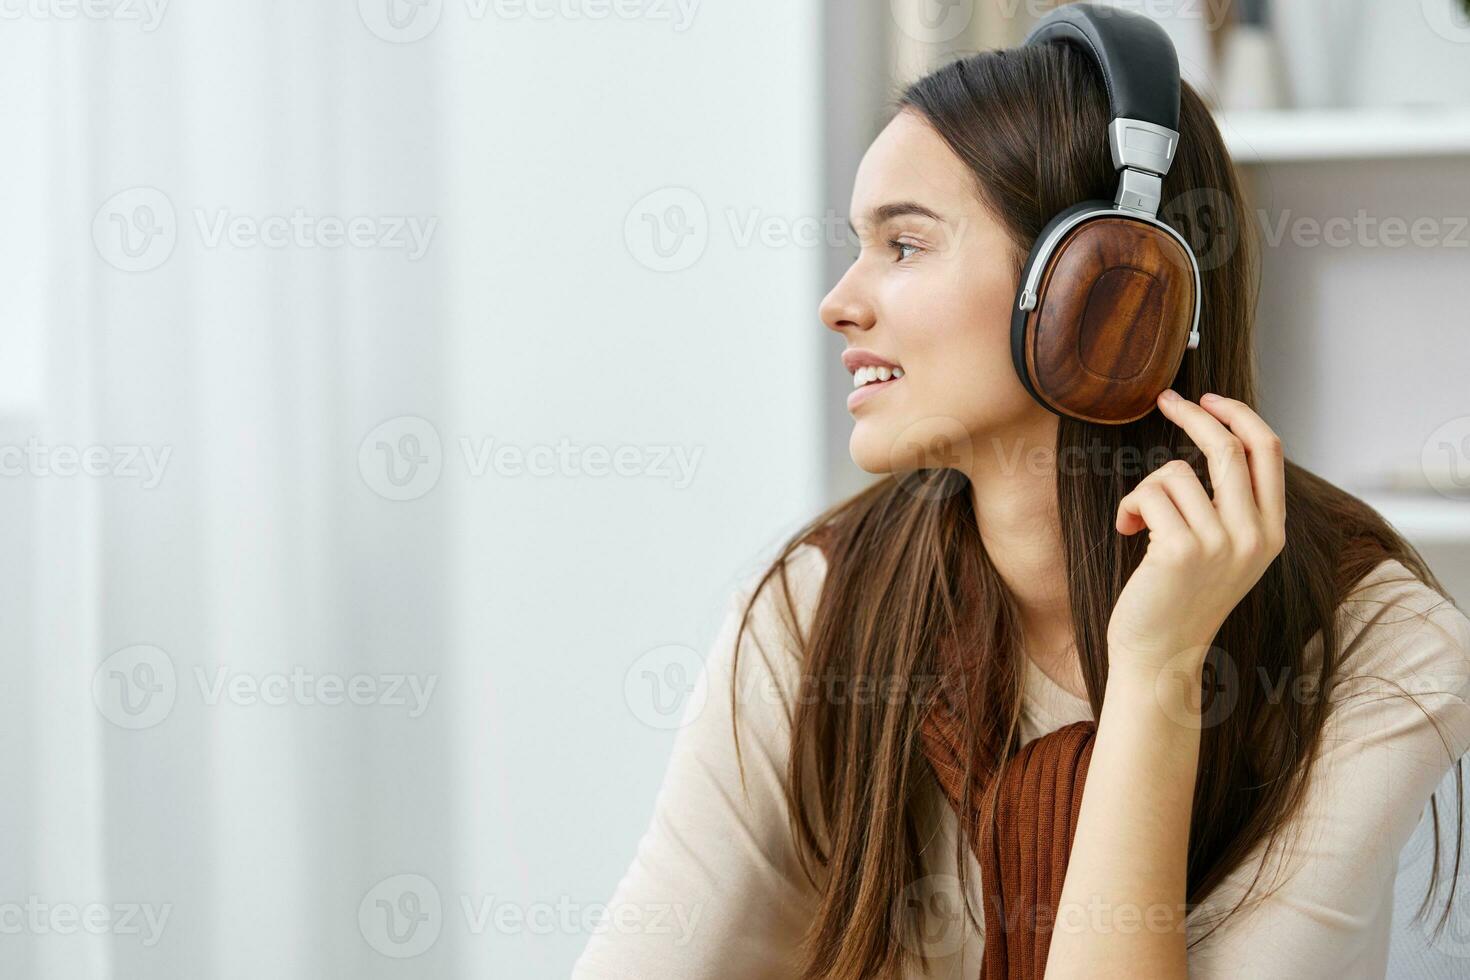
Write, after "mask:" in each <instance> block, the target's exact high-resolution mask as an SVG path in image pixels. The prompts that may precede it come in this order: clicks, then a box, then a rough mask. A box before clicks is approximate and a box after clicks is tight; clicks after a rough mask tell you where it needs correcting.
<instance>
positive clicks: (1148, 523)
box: [1116, 483, 1189, 535]
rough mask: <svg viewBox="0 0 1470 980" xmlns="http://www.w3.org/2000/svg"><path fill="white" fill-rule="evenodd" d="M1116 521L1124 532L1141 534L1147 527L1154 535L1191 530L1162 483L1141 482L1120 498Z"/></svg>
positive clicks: (1182, 532) (1121, 532) (1125, 533)
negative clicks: (1160, 484)
mask: <svg viewBox="0 0 1470 980" xmlns="http://www.w3.org/2000/svg"><path fill="white" fill-rule="evenodd" d="M1116 524H1117V528H1118V532H1119V533H1120V534H1124V535H1129V534H1137V533H1138V532H1139V531H1141V530H1143V529H1144V528H1148V530H1149V534H1150V535H1164V534H1189V525H1188V524H1186V523H1185V522H1184V518H1183V517H1182V516H1181V515H1180V513H1179V511H1178V510H1177V509H1176V508H1175V507H1174V501H1173V500H1171V499H1170V498H1169V495H1168V494H1167V493H1165V492H1164V488H1163V487H1161V486H1159V485H1158V483H1140V484H1139V485H1138V486H1137V487H1135V488H1134V490H1133V491H1132V492H1131V493H1129V494H1128V496H1126V497H1124V498H1123V499H1122V500H1121V501H1119V502H1118V519H1117V521H1116Z"/></svg>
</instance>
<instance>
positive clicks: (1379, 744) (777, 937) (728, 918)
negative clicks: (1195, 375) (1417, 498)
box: [572, 545, 1470, 980]
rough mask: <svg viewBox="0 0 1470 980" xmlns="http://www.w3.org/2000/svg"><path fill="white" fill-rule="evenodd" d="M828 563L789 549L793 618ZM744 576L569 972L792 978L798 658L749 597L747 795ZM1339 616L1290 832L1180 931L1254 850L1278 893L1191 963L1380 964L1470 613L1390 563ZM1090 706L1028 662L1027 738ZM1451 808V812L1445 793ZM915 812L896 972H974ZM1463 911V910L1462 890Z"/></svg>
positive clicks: (1440, 760)
mask: <svg viewBox="0 0 1470 980" xmlns="http://www.w3.org/2000/svg"><path fill="white" fill-rule="evenodd" d="M825 573H826V561H825V558H824V556H823V555H822V552H821V551H820V550H819V549H817V548H816V547H814V546H811V545H805V546H803V547H801V548H800V549H798V551H797V552H795V554H794V555H793V563H792V566H791V581H792V588H793V596H794V598H795V600H796V604H797V609H796V612H797V616H798V618H799V621H800V624H801V627H802V629H803V630H804V629H805V628H806V627H807V625H808V624H809V623H810V618H811V613H812V610H813V608H814V605H815V602H816V598H817V595H818V593H819V591H820V586H821V581H822V577H823V576H824V575H825ZM752 584H753V579H752V580H747V582H746V584H745V585H744V586H743V587H742V588H741V589H739V590H737V592H736V595H735V596H734V598H733V599H732V602H731V605H730V607H729V610H728V612H727V615H726V618H725V621H724V625H723V627H722V628H721V631H720V634H719V636H718V638H717V639H716V640H715V642H714V645H713V647H712V649H711V651H710V653H709V656H708V657H707V658H706V665H705V670H706V675H705V679H704V680H705V696H704V697H700V696H698V695H696V696H695V697H693V698H691V700H690V701H689V708H688V710H687V711H686V714H685V717H684V720H683V725H682V727H681V729H680V731H679V734H678V737H677V739H676V742H675V746H674V750H673V755H672V758H671V760H670V763H669V768H668V771H667V774H666V775H665V778H664V782H663V786H662V788H661V789H660V791H659V795H658V799H657V801H656V804H655V812H654V816H653V820H652V822H651V824H650V826H649V827H648V829H647V831H646V832H645V833H644V835H643V839H642V840H641V841H640V843H639V845H638V850H637V854H636V856H635V857H634V858H633V861H632V863H631V865H630V866H629V868H628V870H627V873H626V874H625V875H624V877H623V880H622V881H621V883H620V884H619V885H618V887H617V890H616V893H615V894H614V896H613V899H612V901H611V903H610V908H609V913H608V915H607V917H606V918H605V919H604V920H603V922H602V923H601V924H600V926H599V927H598V929H597V930H596V931H595V932H594V935H593V936H592V938H591V940H590V941H589V943H588V945H587V948H586V950H585V951H584V952H583V954H582V957H581V958H580V959H579V960H578V962H577V964H576V966H575V968H574V970H573V974H572V976H573V980H706V978H707V980H716V978H718V980H765V978H771V980H776V978H783V980H784V978H791V977H794V976H795V975H796V968H795V964H796V962H797V946H798V943H799V941H800V939H801V936H802V934H803V931H804V930H805V928H806V926H807V925H808V923H809V922H810V921H811V918H812V915H813V909H814V908H815V902H816V900H817V893H816V891H815V890H814V888H813V887H812V886H811V885H810V884H809V883H808V882H807V881H806V879H805V877H804V876H803V875H802V873H801V871H800V869H799V867H798V866H797V863H796V857H795V851H794V849H793V843H792V840H791V837H790V833H789V831H788V825H787V814H786V804H785V800H784V797H783V794H782V791H781V781H782V779H783V777H784V773H785V768H786V758H787V748H788V745H789V717H790V716H789V707H788V706H789V705H790V704H791V703H792V697H793V694H794V692H795V691H796V684H797V681H798V678H799V676H800V667H799V664H798V661H797V655H796V651H795V650H794V648H793V644H792V643H791V641H790V639H789V637H788V636H787V635H786V634H785V632H784V630H783V628H782V626H781V617H780V615H779V609H778V606H777V602H778V601H779V599H778V596H779V593H780V589H779V587H776V588H772V586H767V588H766V589H765V590H763V591H762V594H761V600H760V602H759V603H758V604H757V606H756V610H755V613H754V614H753V618H752V623H751V628H753V629H754V631H755V636H756V639H757V640H758V641H759V642H758V646H757V645H753V644H752V639H751V636H750V633H749V631H747V635H746V638H745V640H744V642H743V644H742V648H741V655H740V660H739V667H740V682H739V691H740V695H739V702H738V708H737V710H738V711H739V712H740V743H741V749H742V752H743V758H744V762H745V775H746V785H745V788H744V790H742V787H741V784H740V777H739V772H738V770H737V768H736V761H735V753H734V746H733V743H732V740H731V736H730V722H731V719H730V700H729V691H730V688H729V685H730V665H731V662H732V658H733V653H734V638H735V629H736V626H737V624H738V621H739V620H738V613H739V610H740V609H742V608H743V606H744V602H745V600H746V598H747V597H748V596H749V594H750V589H751V586H752ZM772 585H778V583H772ZM1338 615H1339V623H1340V627H1339V629H1340V637H1341V642H1342V644H1343V649H1344V650H1347V651H1348V656H1347V659H1346V661H1345V663H1344V664H1343V667H1342V676H1343V678H1344V679H1342V680H1340V681H1339V682H1337V684H1335V686H1334V688H1333V701H1334V708H1333V710H1332V712H1331V714H1330V715H1329V719H1328V723H1327V728H1326V731H1325V732H1324V739H1323V749H1322V752H1321V753H1320V755H1319V757H1318V758H1317V759H1316V760H1315V761H1314V763H1313V769H1312V774H1311V785H1310V789H1309V797H1308V799H1307V800H1306V805H1305V807H1304V809H1303V810H1302V812H1301V813H1300V814H1299V816H1298V817H1297V819H1296V822H1295V825H1294V826H1293V827H1292V828H1291V830H1292V833H1291V834H1290V835H1289V836H1290V837H1292V838H1294V843H1293V844H1292V846H1291V847H1290V848H1289V849H1288V850H1286V851H1284V852H1276V853H1273V854H1272V855H1271V856H1270V857H1269V858H1268V857H1267V856H1266V855H1265V853H1264V850H1263V849H1262V848H1258V849H1257V852H1256V854H1255V855H1254V856H1253V858H1252V859H1251V860H1249V861H1247V862H1246V863H1245V864H1243V865H1242V866H1241V867H1239V868H1237V869H1236V873H1235V874H1234V875H1232V877H1231V878H1230V880H1229V881H1228V882H1227V884H1226V885H1224V886H1222V887H1221V888H1220V889H1218V890H1217V891H1216V893H1215V894H1214V895H1212V896H1211V899H1210V901H1209V902H1208V903H1207V906H1206V907H1205V908H1203V909H1196V910H1194V912H1192V913H1191V916H1190V919H1189V929H1190V935H1191V938H1193V937H1195V936H1197V935H1198V934H1199V933H1200V932H1201V931H1202V929H1201V928H1200V923H1201V922H1202V921H1205V917H1206V916H1208V914H1209V911H1210V910H1211V909H1216V908H1218V907H1219V906H1220V905H1221V904H1222V903H1229V904H1234V901H1235V899H1236V898H1238V897H1239V895H1240V894H1241V890H1242V889H1243V887H1244V885H1245V884H1247V883H1248V882H1249V880H1250V878H1251V877H1252V876H1253V875H1254V874H1255V870H1256V868H1257V867H1258V866H1260V865H1261V864H1262V862H1263V861H1265V871H1266V874H1265V875H1264V879H1263V880H1267V881H1269V880H1271V877H1272V872H1273V871H1275V870H1277V869H1279V870H1280V871H1281V873H1282V874H1283V875H1284V878H1282V879H1278V880H1280V881H1281V887H1279V888H1278V889H1277V890H1276V891H1275V892H1274V893H1273V894H1271V895H1270V896H1269V897H1267V898H1264V899H1261V900H1255V901H1253V902H1252V903H1250V904H1249V905H1248V906H1247V907H1246V909H1244V910H1242V911H1241V912H1238V913H1237V914H1236V915H1235V917H1233V918H1232V919H1230V920H1229V921H1228V922H1227V923H1226V924H1225V925H1224V926H1222V927H1220V928H1219V929H1217V930H1216V931H1215V932H1214V933H1213V934H1211V935H1209V936H1208V937H1207V938H1206V939H1205V940H1204V941H1203V942H1201V943H1200V944H1198V945H1197V946H1195V947H1193V948H1192V949H1191V950H1190V954H1189V963H1190V975H1191V976H1192V977H1195V978H1216V977H1219V978H1224V977H1231V978H1235V977H1251V978H1258V980H1259V978H1272V977H1281V978H1291V980H1305V978H1310V977H1330V978H1333V980H1350V978H1358V977H1364V978H1367V977H1372V978H1381V977H1383V976H1384V972H1385V963H1386V960H1387V956H1388V944H1389V927H1390V924H1391V920H1392V913H1393V883H1394V876H1395V874H1396V872H1397V870H1398V865H1399V855H1400V851H1401V850H1402V849H1403V846H1404V843H1405V842H1406V841H1407V840H1408V839H1409V836H1410V834H1411V832H1412V831H1413V830H1414V828H1415V825H1416V824H1417V823H1418V821H1419V819H1420V815H1421V813H1422V812H1423V811H1424V810H1425V807H1426V804H1427V802H1428V800H1429V798H1430V796H1431V794H1432V793H1433V792H1434V790H1435V787H1436V786H1437V785H1438V784H1439V783H1440V781H1441V778H1442V777H1443V776H1444V775H1445V774H1446V772H1447V771H1448V769H1449V768H1450V767H1451V765H1452V764H1453V760H1454V759H1456V758H1458V757H1459V756H1460V755H1462V754H1464V753H1465V752H1466V751H1467V750H1470V620H1467V618H1466V617H1465V616H1464V615H1463V614H1462V613H1461V611H1460V610H1459V609H1458V608H1456V607H1455V606H1453V605H1451V604H1450V603H1449V602H1448V601H1446V600H1445V599H1444V598H1443V597H1441V596H1440V595H1439V594H1438V593H1436V592H1434V591H1433V590H1431V589H1429V588H1428V587H1426V586H1425V585H1423V584H1422V583H1420V582H1418V581H1417V580H1415V579H1413V578H1412V576H1411V575H1410V574H1409V572H1408V570H1407V569H1405V568H1404V566H1403V565H1401V564H1399V563H1398V562H1397V561H1386V562H1384V563H1383V564H1381V565H1380V566H1378V568H1377V569H1375V570H1374V572H1373V573H1372V574H1371V575H1369V576H1368V578H1367V579H1365V580H1364V581H1363V582H1362V583H1360V585H1359V586H1358V588H1357V590H1356V591H1355V593H1354V595H1353V596H1352V597H1350V598H1349V599H1348V600H1347V601H1345V602H1344V603H1343V605H1342V606H1341V607H1340V608H1339V613H1338ZM1375 616H1377V617H1378V618H1377V619H1376V621H1374V620H1375ZM1370 623H1371V625H1365V624H1370ZM1360 634H1362V635H1361V636H1360ZM1320 643H1321V638H1320V635H1317V636H1314V637H1313V639H1312V641H1311V644H1310V645H1309V651H1310V649H1311V646H1312V645H1315V646H1316V647H1317V648H1318V649H1319V650H1320ZM761 650H764V651H765V656H762V654H761ZM1373 675H1376V676H1377V677H1378V678H1389V679H1392V680H1394V681H1397V682H1398V683H1400V684H1402V685H1403V687H1404V688H1405V689H1407V690H1408V691H1409V692H1411V693H1413V694H1415V695H1416V696H1417V698H1418V702H1419V703H1418V705H1416V704H1415V703H1414V702H1412V701H1410V700H1407V699H1405V698H1403V697H1393V696H1388V692H1389V690H1390V689H1389V688H1388V686H1387V684H1386V683H1385V682H1384V681H1382V680H1377V679H1371V678H1372V677H1373ZM1257 682H1260V680H1259V679H1257ZM1282 694H1283V696H1288V697H1289V696H1291V694H1290V692H1282ZM1380 694H1382V695H1383V696H1379V695H1380ZM1339 698H1341V699H1342V700H1341V701H1339V700H1338V699H1339ZM1091 717H1092V712H1091V710H1090V709H1089V707H1088V705H1087V703H1086V702H1085V701H1082V700H1079V699H1077V698H1075V697H1073V696H1072V695H1071V694H1070V693H1068V692H1067V691H1065V690H1063V689H1062V688H1061V687H1059V686H1058V685H1057V684H1056V683H1055V682H1053V681H1052V680H1050V679H1049V678H1048V677H1047V676H1046V675H1045V674H1043V673H1042V672H1041V671H1040V670H1039V669H1037V668H1036V667H1035V666H1034V665H1033V664H1031V662H1030V661H1027V674H1026V689H1025V712H1024V719H1023V725H1024V728H1023V738H1025V739H1026V740H1027V741H1029V740H1030V739H1033V738H1036V737H1038V736H1040V735H1044V734H1046V733H1048V732H1051V731H1054V730H1055V729H1057V728H1059V727H1061V726H1063V725H1066V724H1068V723H1071V722H1074V721H1080V720H1083V719H1089V718H1091ZM1436 723H1437V724H1438V726H1439V727H1438V728H1437V727H1436ZM1441 735H1443V736H1444V739H1445V741H1447V742H1448V748H1447V747H1446V744H1445V742H1442V741H1441ZM1447 809H1448V813H1449V814H1450V819H1453V814H1454V812H1455V809H1454V806H1453V801H1452V800H1451V801H1450V805H1449V807H1448V808H1447ZM1445 812H1446V807H1445V806H1444V805H1443V804H1442V805H1441V814H1442V815H1443V814H1444V813H1445ZM924 813H925V814H926V819H928V820H930V821H931V822H932V826H934V827H935V829H936V830H937V831H938V833H937V835H936V837H935V839H934V841H933V844H932V846H930V847H929V848H928V849H927V850H926V855H927V858H926V861H927V869H928V871H929V874H928V875H927V876H926V877H925V878H924V879H922V880H920V881H918V882H915V883H914V884H913V885H912V886H911V888H910V889H909V892H908V893H907V894H906V895H904V896H903V900H905V901H912V902H921V903H923V904H924V907H925V908H926V909H928V910H929V911H931V912H933V913H936V914H935V915H932V916H930V918H929V929H928V934H927V936H926V940H925V951H926V952H927V953H928V954H929V957H930V967H929V972H928V973H923V972H920V971H919V970H918V969H917V967H915V968H914V969H912V970H911V971H910V972H909V973H907V974H906V980H907V978H915V980H917V978H920V977H943V978H955V980H974V978H975V977H976V976H978V974H979V969H980V953H981V949H982V947H983V942H982V936H981V935H980V934H979V933H977V932H976V931H975V928H974V926H972V925H971V924H970V923H969V921H968V918H967V916H966V915H965V913H964V911H963V905H962V897H961V895H960V891H959V877H958V870H957V868H956V866H955V864H954V855H955V846H954V845H955V840H954V834H955V832H956V829H957V823H956V820H955V818H954V814H953V811H952V810H951V809H950V808H949V807H948V806H947V805H946V804H945V802H944V800H943V798H942V796H941V795H940V793H939V790H938V788H937V784H936V785H935V787H934V789H933V792H932V794H931V795H930V798H929V801H928V803H927V804H926V809H925V811H924ZM1297 831H1300V833H1299V834H1298V833H1296V832H1297ZM1283 854H1284V856H1285V858H1286V860H1285V862H1284V863H1283V862H1282V861H1281V858H1282V857H1283ZM966 857H967V859H968V862H969V868H968V871H967V874H968V880H969V883H970V885H969V887H970V892H971V902H972V906H973V908H975V909H976V910H977V916H978V910H979V908H980V903H979V891H978V885H977V883H978V879H979V869H978V865H976V863H975V861H974V858H973V856H972V855H969V854H967V855H966ZM1418 859H1421V860H1424V861H1428V860H1429V857H1428V856H1427V855H1420V856H1419V858H1418ZM1461 884H1462V892H1463V884H1464V883H1463V882H1462V883H1461ZM1461 901H1470V896H1464V895H1462V897H1461ZM1226 907H1228V906H1226ZM1098 911H1099V915H1106V914H1107V910H1098ZM1456 914H1458V915H1464V914H1465V913H1464V911H1463V908H1462V907H1461V906H1460V905H1458V904H1457V906H1456ZM1112 921H1114V922H1116V923H1117V927H1118V928H1128V927H1129V926H1128V923H1130V922H1134V921H1135V920H1134V919H1131V918H1129V917H1128V916H1127V915H1126V914H1123V913H1121V912H1120V914H1118V915H1117V916H1116V917H1114V918H1113V919H1112ZM1133 927H1134V928H1139V927H1141V926H1139V925H1135V926H1133Z"/></svg>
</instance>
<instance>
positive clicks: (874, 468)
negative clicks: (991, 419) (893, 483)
mask: <svg viewBox="0 0 1470 980" xmlns="http://www.w3.org/2000/svg"><path fill="white" fill-rule="evenodd" d="M848 453H849V455H851V456H852V461H853V462H854V463H856V464H857V465H858V467H859V468H860V469H862V470H863V471H865V472H868V473H907V472H910V471H912V470H920V469H937V468H950V469H955V468H957V469H966V470H967V469H968V468H969V466H970V464H971V463H972V462H973V461H974V458H975V437H974V435H973V434H972V432H971V431H970V427H969V426H967V425H966V424H965V423H963V422H961V421H960V420H959V419H956V418H953V417H951V416H948V415H921V416H918V417H916V418H905V419H901V420H897V421H895V420H891V419H884V420H882V422H881V423H880V421H879V420H878V419H859V420H857V421H856V422H855V423H854V424H853V430H852V437H851V438H850V439H849V440H848Z"/></svg>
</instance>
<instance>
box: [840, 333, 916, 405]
mask: <svg viewBox="0 0 1470 980" xmlns="http://www.w3.org/2000/svg"><path fill="white" fill-rule="evenodd" d="M842 364H843V366H844V367H846V368H847V370H848V371H850V372H852V385H853V392H852V394H850V395H848V396H847V408H848V411H852V410H853V409H855V408H857V407H858V406H859V405H861V404H863V403H864V402H866V401H868V400H869V399H870V398H873V397H874V396H876V395H877V394H878V392H880V391H883V390H885V389H888V388H892V387H893V386H894V385H896V384H898V383H899V382H900V381H901V380H902V379H903V373H904V372H903V368H901V367H899V366H898V365H897V364H895V363H894V362H892V361H890V360H888V359H887V358H885V357H879V356H878V355H877V354H875V353H873V352H872V351H870V350H864V349H863V348H861V347H852V348H849V349H847V350H845V351H843V352H842Z"/></svg>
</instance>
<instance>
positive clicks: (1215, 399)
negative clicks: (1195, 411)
mask: <svg viewBox="0 0 1470 980" xmlns="http://www.w3.org/2000/svg"><path fill="white" fill-rule="evenodd" d="M1200 407H1201V408H1203V409H1205V410H1206V411H1207V412H1209V413H1210V414H1211V415H1214V416H1215V417H1216V418H1218V419H1219V420H1220V421H1222V422H1224V423H1225V424H1226V425H1228V426H1230V431H1232V432H1234V433H1235V434H1236V436H1238V437H1239V438H1240V441H1241V442H1242V443H1243V444H1244V445H1245V452H1246V456H1247V457H1248V459H1249V461H1250V473H1251V483H1252V486H1253V488H1254V492H1255V497H1256V506H1257V507H1258V508H1259V509H1260V511H1261V516H1262V518H1264V520H1265V522H1266V526H1267V527H1272V528H1277V529H1281V528H1284V527H1285V526H1286V461H1285V454H1284V453H1283V451H1282V447H1281V438H1280V437H1279V436H1278V435H1276V432H1275V431H1274V430H1273V429H1272V428H1271V427H1270V426H1269V425H1267V424H1266V421H1265V420H1264V419H1262V418H1261V417H1260V416H1259V415H1257V414H1256V412H1255V410H1254V409H1252V408H1251V407H1250V406H1249V405H1247V404H1246V403H1245V402H1242V401H1237V400H1236V399H1234V398H1226V397H1224V396H1223V395H1216V394H1206V395H1205V396H1204V397H1203V398H1201V399H1200Z"/></svg>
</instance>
